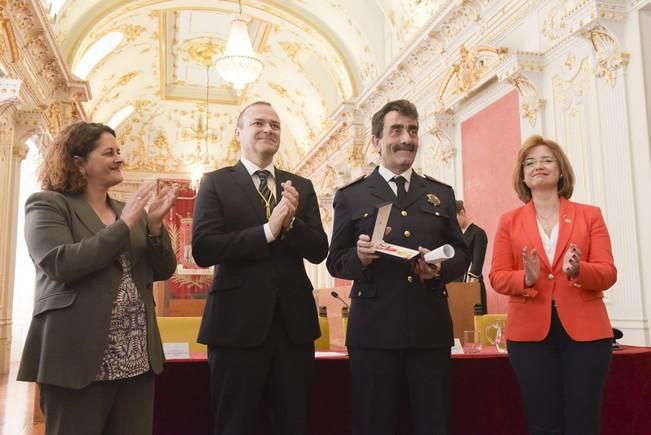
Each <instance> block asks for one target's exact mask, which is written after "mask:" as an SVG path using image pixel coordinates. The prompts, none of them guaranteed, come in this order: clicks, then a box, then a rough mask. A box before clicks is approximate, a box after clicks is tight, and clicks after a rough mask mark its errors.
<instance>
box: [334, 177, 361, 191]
mask: <svg viewBox="0 0 651 435" xmlns="http://www.w3.org/2000/svg"><path fill="white" fill-rule="evenodd" d="M364 178H366V175H360V176H359V177H357V178H355V179H354V180H352V181H350V182H349V183H347V184H344V185H343V186H341V187H340V188H339V190H341V189H345V188H347V187H350V186H352V185H353V184H355V183H357V182H359V181H362V180H363V179H364Z"/></svg>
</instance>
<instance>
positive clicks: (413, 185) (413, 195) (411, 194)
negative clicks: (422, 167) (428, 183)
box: [401, 171, 425, 208]
mask: <svg viewBox="0 0 651 435" xmlns="http://www.w3.org/2000/svg"><path fill="white" fill-rule="evenodd" d="M424 191H425V181H424V179H423V178H422V177H421V176H420V175H418V174H416V171H411V179H410V180H409V190H408V191H407V196H406V197H405V201H404V204H401V207H402V208H408V207H409V206H410V205H411V204H413V203H414V202H415V201H416V200H417V199H418V198H420V197H421V196H422V195H423V192H424Z"/></svg>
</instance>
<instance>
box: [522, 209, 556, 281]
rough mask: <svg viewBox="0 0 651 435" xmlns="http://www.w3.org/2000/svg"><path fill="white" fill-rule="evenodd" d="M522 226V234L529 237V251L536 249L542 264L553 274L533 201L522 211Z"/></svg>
mask: <svg viewBox="0 0 651 435" xmlns="http://www.w3.org/2000/svg"><path fill="white" fill-rule="evenodd" d="M521 224H522V232H523V233H524V234H525V235H526V236H527V239H529V243H528V245H527V246H528V248H529V251H531V248H536V251H537V252H538V258H539V259H540V263H541V264H542V265H544V266H545V267H546V268H547V270H549V271H550V272H551V270H552V268H551V266H550V265H549V260H547V255H546V254H545V248H543V245H542V240H541V239H540V232H539V231H538V221H537V220H536V209H535V208H534V206H533V201H529V202H528V203H527V204H525V206H524V208H523V209H522V220H521Z"/></svg>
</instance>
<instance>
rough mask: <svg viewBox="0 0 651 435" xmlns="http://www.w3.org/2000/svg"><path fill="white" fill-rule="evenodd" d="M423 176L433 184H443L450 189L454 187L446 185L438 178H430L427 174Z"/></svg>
mask: <svg viewBox="0 0 651 435" xmlns="http://www.w3.org/2000/svg"><path fill="white" fill-rule="evenodd" d="M423 176H424V177H425V178H427V179H428V180H430V181H433V182H435V183H439V184H442V185H444V186H447V187H449V188H452V186H450V185H449V184H447V183H444V182H442V181H441V180H437V179H436V178H434V177H431V176H429V175H427V174H424V175H423Z"/></svg>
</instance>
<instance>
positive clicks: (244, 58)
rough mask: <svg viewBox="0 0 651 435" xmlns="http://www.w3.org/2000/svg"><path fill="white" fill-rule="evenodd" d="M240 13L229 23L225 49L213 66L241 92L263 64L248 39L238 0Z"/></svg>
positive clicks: (256, 75)
mask: <svg viewBox="0 0 651 435" xmlns="http://www.w3.org/2000/svg"><path fill="white" fill-rule="evenodd" d="M239 5H240V14H239V16H238V17H237V18H235V19H234V20H233V22H232V23H231V33H230V34H229V35H228V42H227V43H226V51H225V52H224V55H223V56H221V57H219V58H217V61H216V63H215V68H216V69H217V72H218V73H219V75H220V76H221V77H222V78H223V79H224V80H225V81H227V82H230V83H232V84H233V87H234V88H235V89H236V90H237V91H238V92H241V91H242V89H244V86H246V85H247V84H248V83H251V82H252V81H254V80H256V79H257V78H258V77H259V76H260V73H261V72H262V68H263V67H264V64H263V63H262V61H261V60H260V58H259V57H258V55H257V53H256V52H255V51H253V47H252V46H251V40H250V39H249V28H248V25H247V22H246V21H245V20H244V18H243V17H242V1H241V0H240V1H239Z"/></svg>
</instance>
